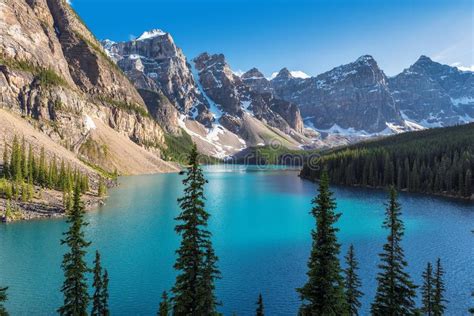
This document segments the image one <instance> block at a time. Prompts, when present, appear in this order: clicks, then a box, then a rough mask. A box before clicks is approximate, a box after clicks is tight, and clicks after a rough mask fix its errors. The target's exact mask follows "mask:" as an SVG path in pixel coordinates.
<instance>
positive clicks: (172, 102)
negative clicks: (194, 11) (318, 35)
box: [102, 30, 303, 150]
mask: <svg viewBox="0 0 474 316" xmlns="http://www.w3.org/2000/svg"><path fill="white" fill-rule="evenodd" d="M102 44H103V46H104V48H105V49H106V50H107V52H108V54H109V56H111V58H113V59H114V60H115V61H116V62H117V64H118V66H119V67H120V68H121V69H122V70H123V71H124V72H125V73H126V74H127V76H128V77H129V78H130V80H131V81H132V82H133V83H134V85H135V86H136V87H137V88H138V90H139V91H140V94H141V95H142V97H143V98H144V100H145V101H146V104H147V106H148V108H149V110H150V111H151V113H152V115H153V116H154V117H155V118H156V119H157V121H158V122H160V123H161V125H162V126H166V127H165V129H166V130H167V131H168V132H172V133H179V130H180V128H184V129H185V130H186V131H187V132H188V133H189V134H191V136H192V137H193V139H194V140H195V141H199V140H202V137H203V132H202V128H201V127H199V126H198V125H196V124H194V123H192V122H191V121H196V122H197V123H199V124H202V125H203V127H204V128H206V129H207V130H208V132H207V133H208V135H207V136H206V137H208V136H209V135H211V134H212V133H213V131H215V127H216V126H217V125H219V124H221V125H222V128H223V129H222V131H223V132H224V133H230V134H234V136H231V138H233V143H235V138H236V137H237V138H243V139H244V140H245V141H247V142H248V143H247V145H256V144H257V143H258V144H260V143H262V138H261V137H254V136H255V135H252V134H253V133H255V131H252V129H253V127H254V125H253V124H244V122H243V121H244V120H245V119H249V120H250V119H251V118H252V119H254V120H258V121H260V122H261V123H262V124H261V125H260V124H258V125H259V129H260V128H263V129H266V128H276V129H278V130H279V131H282V132H283V134H288V137H289V138H291V136H289V134H290V133H302V132H303V123H302V119H301V115H300V113H299V108H298V107H297V106H295V105H294V104H291V103H289V102H287V101H284V100H279V99H276V98H275V97H274V96H273V95H272V94H270V91H268V92H265V91H259V90H257V89H253V88H252V87H251V85H250V84H247V83H246V82H245V80H244V79H242V78H240V77H238V76H236V75H235V74H234V73H233V72H232V70H231V68H230V66H229V65H228V64H227V62H226V60H225V57H224V55H222V54H220V55H209V54H206V53H205V54H201V55H200V56H198V57H197V58H195V59H194V60H193V61H191V62H188V61H187V60H186V57H185V56H184V54H183V53H182V51H181V49H180V48H178V47H177V46H176V45H175V43H174V41H173V39H172V37H171V36H170V34H168V33H165V32H163V31H160V30H152V31H148V32H145V33H143V35H142V36H140V37H139V38H137V39H136V40H132V41H129V42H122V43H115V42H112V41H110V40H105V41H102ZM257 72H258V70H255V73H254V75H255V76H263V75H261V74H258V73H257ZM247 79H251V77H250V74H248V78H247ZM265 80H266V79H265ZM266 82H267V84H268V85H269V82H268V81H267V80H266ZM263 92H265V93H263ZM163 96H164V97H165V98H163ZM165 99H167V100H165ZM167 101H169V102H167ZM173 106H174V109H173ZM250 117H251V118H250ZM185 120H186V121H189V122H188V125H190V126H194V127H195V128H197V130H196V129H195V130H189V129H188V126H186V124H185V122H184V121H185ZM249 126H252V127H249ZM268 134H269V135H271V134H273V132H271V131H270V132H268ZM209 137H210V136H209ZM211 138H212V137H211ZM300 139H301V138H300ZM268 141H269V140H268ZM293 141H294V140H293ZM211 142H212V141H211ZM295 142H296V141H295ZM263 143H265V141H263ZM208 145H209V144H207V143H206V147H208ZM215 145H216V146H218V147H229V148H234V149H232V150H235V146H229V145H226V144H218V143H216V144H215ZM222 145H225V146H222ZM239 149H240V147H239Z"/></svg>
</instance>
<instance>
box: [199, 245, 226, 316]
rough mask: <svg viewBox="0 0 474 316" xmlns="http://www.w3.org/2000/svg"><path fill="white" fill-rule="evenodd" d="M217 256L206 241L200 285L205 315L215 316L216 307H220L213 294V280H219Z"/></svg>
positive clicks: (214, 287)
mask: <svg viewBox="0 0 474 316" xmlns="http://www.w3.org/2000/svg"><path fill="white" fill-rule="evenodd" d="M217 260H218V258H217V256H216V254H215V253H214V249H213V248H212V244H211V242H210V241H206V253H205V257H204V266H203V272H202V273H203V276H202V284H201V294H200V296H201V295H202V297H203V299H202V300H203V307H202V308H203V311H204V312H205V313H206V315H213V314H216V313H215V311H216V307H217V305H220V304H219V303H218V302H217V298H216V295H215V294H214V292H215V289H216V286H215V280H216V279H220V278H221V274H220V271H219V269H218V268H217Z"/></svg>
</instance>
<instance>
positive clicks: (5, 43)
mask: <svg viewBox="0 0 474 316" xmlns="http://www.w3.org/2000/svg"><path fill="white" fill-rule="evenodd" d="M0 16H1V17H2V18H1V19H0V107H1V108H4V109H8V110H9V111H10V112H11V113H13V114H14V115H15V116H16V117H19V116H21V117H22V118H23V119H24V120H25V121H26V122H30V124H31V125H32V126H34V127H35V130H36V131H37V132H38V133H43V134H46V135H47V136H49V138H50V139H52V140H53V141H54V142H56V143H57V144H60V145H62V146H63V147H65V148H66V149H68V150H70V151H71V152H73V153H74V154H75V155H77V156H78V157H80V158H81V159H82V160H83V161H84V160H85V161H88V163H94V164H97V165H99V166H100V167H101V168H103V169H106V170H109V171H113V170H115V169H117V170H118V171H119V172H123V173H129V172H130V173H147V172H157V171H171V170H176V168H175V167H174V166H173V165H171V164H168V163H166V162H163V161H162V160H161V159H160V158H159V155H160V148H163V147H165V146H166V144H165V140H164V131H163V129H162V128H161V127H160V126H159V124H157V122H156V121H155V120H153V119H152V118H151V116H150V114H149V113H148V110H147V107H146V105H145V103H144V101H143V98H142V97H141V95H140V94H139V93H138V91H137V90H136V89H135V87H134V86H133V85H132V84H131V83H130V81H129V80H128V78H127V77H126V76H125V75H124V74H123V72H122V71H121V70H120V69H119V68H118V67H117V66H116V64H115V63H114V62H113V61H112V60H111V59H110V58H109V57H108V56H107V54H106V53H105V51H104V50H103V48H102V46H101V45H100V43H99V42H98V41H97V40H96V39H95V37H94V36H93V34H92V33H91V32H90V31H89V30H88V29H87V27H86V26H85V25H84V24H83V23H82V22H81V20H80V18H79V17H78V16H77V15H76V13H75V12H74V11H73V10H72V8H71V7H70V6H69V5H68V4H67V3H66V1H64V0H27V1H18V0H4V1H2V2H1V3H0ZM98 126H101V127H102V126H103V128H98ZM104 129H106V130H107V131H108V132H107V133H100V131H103V130H104ZM7 132H8V131H7ZM99 133H100V134H101V136H100V137H98V136H97V137H94V134H99ZM118 137H124V139H125V140H126V144H125V145H124V146H118V147H116V148H115V150H109V148H108V146H109V142H110V141H111V140H112V139H115V138H118ZM37 138H38V139H40V136H37ZM140 146H141V147H146V148H147V149H148V153H150V155H153V156H154V158H156V160H153V159H151V160H149V161H151V163H150V164H148V165H146V164H145V165H144V164H141V163H140V162H139V161H134V160H131V161H127V162H126V163H125V162H123V161H121V160H120V158H119V157H121V156H124V154H125V151H124V148H127V150H128V151H127V152H128V153H131V152H133V153H134V155H135V156H137V157H138V156H142V155H143V149H142V148H141V147H140ZM132 156H133V155H132ZM125 166H127V168H128V169H127V168H125Z"/></svg>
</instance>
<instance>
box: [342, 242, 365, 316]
mask: <svg viewBox="0 0 474 316" xmlns="http://www.w3.org/2000/svg"><path fill="white" fill-rule="evenodd" d="M345 259H346V265H347V268H346V269H345V270H344V272H345V283H344V285H345V291H346V301H347V305H348V309H349V315H350V316H355V315H359V312H358V311H359V308H360V306H361V303H360V301H359V299H360V298H361V297H362V295H363V293H362V292H361V291H360V290H359V289H360V287H361V285H362V283H361V281H360V279H359V276H358V275H357V270H359V264H358V262H357V259H356V257H355V253H354V246H353V245H350V247H349V250H348V252H347V255H346V256H345Z"/></svg>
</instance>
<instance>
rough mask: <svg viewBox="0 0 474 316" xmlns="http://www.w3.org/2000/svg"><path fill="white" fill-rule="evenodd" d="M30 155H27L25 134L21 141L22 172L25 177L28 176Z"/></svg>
mask: <svg viewBox="0 0 474 316" xmlns="http://www.w3.org/2000/svg"><path fill="white" fill-rule="evenodd" d="M27 158H28V157H27V156H26V141H25V136H23V139H22V141H21V169H22V171H21V174H22V175H23V178H25V179H26V178H27V177H28V173H29V170H28V159H27Z"/></svg>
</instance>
